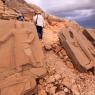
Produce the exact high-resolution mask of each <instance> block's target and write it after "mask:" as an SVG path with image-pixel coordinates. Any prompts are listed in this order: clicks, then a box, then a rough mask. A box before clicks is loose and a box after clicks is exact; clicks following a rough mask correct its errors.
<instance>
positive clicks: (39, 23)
mask: <svg viewBox="0 0 95 95" xmlns="http://www.w3.org/2000/svg"><path fill="white" fill-rule="evenodd" d="M33 20H34V22H35V25H36V28H37V32H38V36H39V39H42V38H43V27H44V17H43V16H42V14H41V12H37V13H36V14H35V16H34V17H33Z"/></svg>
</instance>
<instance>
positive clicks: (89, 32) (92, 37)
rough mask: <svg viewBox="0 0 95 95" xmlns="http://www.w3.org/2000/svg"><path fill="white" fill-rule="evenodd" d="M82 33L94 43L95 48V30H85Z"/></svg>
mask: <svg viewBox="0 0 95 95" xmlns="http://www.w3.org/2000/svg"><path fill="white" fill-rule="evenodd" d="M82 33H83V34H84V35H85V37H86V38H87V39H88V40H89V41H90V42H91V43H92V45H93V46H95V31H94V29H92V30H91V29H88V30H86V29H83V30H82Z"/></svg>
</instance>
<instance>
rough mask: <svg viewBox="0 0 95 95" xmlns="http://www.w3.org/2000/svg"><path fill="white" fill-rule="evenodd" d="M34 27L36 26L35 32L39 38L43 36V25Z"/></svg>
mask: <svg viewBox="0 0 95 95" xmlns="http://www.w3.org/2000/svg"><path fill="white" fill-rule="evenodd" d="M36 28H37V33H38V36H39V39H42V38H43V27H41V26H36Z"/></svg>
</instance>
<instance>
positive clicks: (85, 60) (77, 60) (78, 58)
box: [59, 28, 94, 72]
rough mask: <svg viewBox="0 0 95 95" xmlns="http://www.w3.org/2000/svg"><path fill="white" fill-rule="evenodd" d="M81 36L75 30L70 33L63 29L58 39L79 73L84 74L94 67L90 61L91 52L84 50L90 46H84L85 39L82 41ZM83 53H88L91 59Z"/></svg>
mask: <svg viewBox="0 0 95 95" xmlns="http://www.w3.org/2000/svg"><path fill="white" fill-rule="evenodd" d="M81 35H82V34H79V33H77V31H76V30H75V31H74V30H73V31H72V30H71V31H70V30H69V29H66V28H64V29H63V30H62V32H60V33H59V39H60V42H61V44H62V46H63V47H64V49H65V50H66V52H67V55H68V56H69V57H70V59H71V61H72V63H73V64H74V66H75V67H76V68H77V69H78V70H79V71H81V72H84V71H87V70H89V69H91V68H92V67H93V66H94V65H93V63H94V62H93V60H91V58H92V54H91V52H89V51H88V49H87V48H86V47H89V46H91V45H88V43H87V44H86V45H85V43H84V42H86V39H85V41H84V37H83V38H82V37H81ZM83 44H84V45H85V46H84V45H83ZM85 51H87V52H88V53H90V55H91V58H89V56H88V55H87V54H86V52H85ZM92 59H93V58H92Z"/></svg>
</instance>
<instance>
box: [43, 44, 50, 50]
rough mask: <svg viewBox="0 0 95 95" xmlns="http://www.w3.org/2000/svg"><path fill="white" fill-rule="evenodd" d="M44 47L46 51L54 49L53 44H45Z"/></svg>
mask: <svg viewBox="0 0 95 95" xmlns="http://www.w3.org/2000/svg"><path fill="white" fill-rule="evenodd" d="M44 49H45V50H46V51H50V50H52V47H51V45H49V44H46V45H44Z"/></svg>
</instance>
